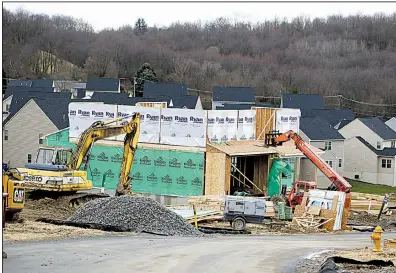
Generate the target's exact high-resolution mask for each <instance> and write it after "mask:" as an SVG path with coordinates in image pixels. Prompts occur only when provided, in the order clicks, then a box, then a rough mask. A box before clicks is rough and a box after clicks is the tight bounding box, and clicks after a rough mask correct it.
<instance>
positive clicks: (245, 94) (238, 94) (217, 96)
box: [213, 86, 254, 103]
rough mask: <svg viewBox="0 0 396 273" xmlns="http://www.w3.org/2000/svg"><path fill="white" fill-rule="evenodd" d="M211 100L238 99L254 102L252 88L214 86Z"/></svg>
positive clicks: (236, 100)
mask: <svg viewBox="0 0 396 273" xmlns="http://www.w3.org/2000/svg"><path fill="white" fill-rule="evenodd" d="M213 101H235V102H238V101H240V102H251V103H254V88H253V87H228V86H214V87H213Z"/></svg>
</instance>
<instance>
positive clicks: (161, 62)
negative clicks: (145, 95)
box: [3, 8, 396, 104]
mask: <svg viewBox="0 0 396 273" xmlns="http://www.w3.org/2000/svg"><path fill="white" fill-rule="evenodd" d="M43 53H45V54H47V55H45V54H44V55H43ZM43 56H56V57H57V58H55V59H52V58H51V57H50V58H49V59H48V58H43ZM58 58H59V59H62V60H65V61H67V62H68V63H70V64H73V65H69V66H67V67H68V69H66V70H65V69H60V70H59V69H53V71H52V67H53V66H54V65H51V71H49V70H48V69H47V66H48V65H49V63H55V67H56V62H59V60H58ZM145 63H149V64H150V65H151V67H152V68H153V69H154V71H155V73H156V79H157V80H158V81H159V82H183V83H186V84H188V85H189V87H190V88H194V89H199V90H211V89H212V86H215V85H228V86H252V87H255V89H256V95H261V96H279V93H280V92H281V91H288V92H296V93H297V92H298V93H319V94H322V95H338V94H340V95H343V96H345V97H348V98H353V99H355V100H360V101H365V102H372V103H382V104H396V92H395V88H396V77H395V75H396V13H393V14H392V15H385V14H375V15H373V16H363V15H351V16H348V17H343V16H338V15H335V16H330V17H328V18H306V17H296V18H294V19H292V20H290V22H288V21H282V20H272V21H263V22H261V23H258V24H252V23H249V22H235V21H232V20H228V19H225V18H219V19H217V20H215V21H212V22H207V23H204V24H199V23H183V24H181V23H174V24H172V25H170V26H168V27H166V28H157V27H147V24H146V23H145V22H144V20H141V21H140V20H139V22H131V25H127V26H123V27H120V28H118V29H105V30H102V31H100V32H94V30H93V28H92V26H91V25H89V24H88V23H87V22H84V21H83V20H82V19H75V18H71V17H67V16H52V17H51V16H47V15H42V14H31V13H29V12H27V11H24V10H19V11H17V12H15V13H12V12H10V11H8V10H6V9H4V8H3V68H4V70H5V72H6V75H7V77H10V78H29V77H30V78H32V77H47V78H54V79H64V80H65V79H75V80H78V79H86V77H87V76H99V77H104V76H106V77H120V78H131V77H134V76H136V75H137V71H138V70H139V68H140V67H141V66H142V65H143V64H145Z"/></svg>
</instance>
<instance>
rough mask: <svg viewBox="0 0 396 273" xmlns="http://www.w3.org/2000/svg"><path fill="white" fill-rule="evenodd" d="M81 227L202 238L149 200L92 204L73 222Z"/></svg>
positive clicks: (126, 198)
mask: <svg viewBox="0 0 396 273" xmlns="http://www.w3.org/2000/svg"><path fill="white" fill-rule="evenodd" d="M68 220H69V221H71V222H75V223H80V224H99V225H109V226H118V227H125V228H128V229H130V230H132V231H135V232H148V233H153V234H159V235H170V236H174V235H177V236H202V233H201V232H199V231H198V230H196V229H195V228H194V227H193V226H192V225H191V224H189V223H188V222H187V221H185V220H184V219H183V217H181V216H180V215H177V214H176V213H175V212H173V211H171V210H169V209H167V208H165V207H164V206H162V205H161V204H160V203H158V202H157V201H154V200H153V199H150V198H147V197H139V196H119V197H109V198H101V199H96V200H93V201H90V202H88V203H86V204H84V205H83V206H82V207H81V208H79V209H78V210H77V211H76V212H75V213H74V214H73V215H72V216H71V217H70V218H69V219H68Z"/></svg>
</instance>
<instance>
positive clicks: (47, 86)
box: [7, 79, 55, 92]
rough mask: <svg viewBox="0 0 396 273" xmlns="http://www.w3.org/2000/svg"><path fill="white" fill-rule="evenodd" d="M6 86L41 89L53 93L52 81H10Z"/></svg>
mask: <svg viewBox="0 0 396 273" xmlns="http://www.w3.org/2000/svg"><path fill="white" fill-rule="evenodd" d="M7 86H14V87H33V88H43V89H44V90H43V91H44V92H55V83H54V81H53V80H47V79H33V80H10V81H9V82H8V84H7Z"/></svg>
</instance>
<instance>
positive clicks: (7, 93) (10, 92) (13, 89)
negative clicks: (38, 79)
mask: <svg viewBox="0 0 396 273" xmlns="http://www.w3.org/2000/svg"><path fill="white" fill-rule="evenodd" d="M21 91H22V92H47V91H46V90H45V88H44V87H34V88H33V87H24V86H7V89H6V91H5V93H4V98H3V100H4V99H6V98H8V97H9V96H12V95H14V94H15V93H17V92H21Z"/></svg>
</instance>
